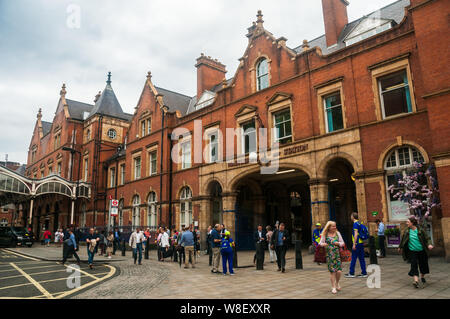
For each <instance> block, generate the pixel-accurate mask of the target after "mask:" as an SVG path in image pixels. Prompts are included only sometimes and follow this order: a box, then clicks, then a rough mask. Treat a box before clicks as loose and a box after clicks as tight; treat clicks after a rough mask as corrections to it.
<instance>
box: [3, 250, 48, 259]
mask: <svg viewBox="0 0 450 319" xmlns="http://www.w3.org/2000/svg"><path fill="white" fill-rule="evenodd" d="M7 252H9V253H11V254H14V255H16V256H19V257H22V258H26V259H31V260H34V261H40V260H39V259H36V258H33V257H28V256H25V255H22V254H19V253H16V252H13V251H11V250H7Z"/></svg>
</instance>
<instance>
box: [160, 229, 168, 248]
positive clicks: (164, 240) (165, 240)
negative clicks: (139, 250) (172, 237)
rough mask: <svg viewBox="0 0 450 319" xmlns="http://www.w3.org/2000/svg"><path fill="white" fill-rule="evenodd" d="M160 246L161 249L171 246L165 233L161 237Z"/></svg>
mask: <svg viewBox="0 0 450 319" xmlns="http://www.w3.org/2000/svg"><path fill="white" fill-rule="evenodd" d="M160 246H161V247H169V246H170V244H169V235H168V234H167V233H166V232H164V233H163V234H162V236H161V242H160Z"/></svg>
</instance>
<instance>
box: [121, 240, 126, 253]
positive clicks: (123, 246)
mask: <svg viewBox="0 0 450 319" xmlns="http://www.w3.org/2000/svg"><path fill="white" fill-rule="evenodd" d="M125 249H126V247H125V240H124V241H123V242H122V256H125Z"/></svg>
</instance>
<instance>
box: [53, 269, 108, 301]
mask: <svg viewBox="0 0 450 319" xmlns="http://www.w3.org/2000/svg"><path fill="white" fill-rule="evenodd" d="M103 266H105V267H108V268H109V269H110V271H109V273H108V274H107V275H106V276H105V277H102V278H98V279H96V280H93V281H91V282H89V283H87V284H85V285H83V286H80V287H78V288H75V289H72V290H70V291H67V292H65V293H63V294H61V295H59V296H58V297H56V298H57V299H61V298H64V297H67V296H69V295H71V294H74V293H76V292H78V291H80V290H82V289H85V288H87V287H89V286H92V285H95V284H96V283H98V282H100V281H103V280H106V279H108V278H110V277H112V276H113V275H114V274H115V273H116V269H115V268H114V267H111V266H109V265H103Z"/></svg>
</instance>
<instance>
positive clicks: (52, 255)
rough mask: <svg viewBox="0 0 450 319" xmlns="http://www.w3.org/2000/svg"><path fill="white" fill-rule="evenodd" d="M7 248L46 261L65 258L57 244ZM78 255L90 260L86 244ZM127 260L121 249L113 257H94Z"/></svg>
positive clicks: (108, 260)
mask: <svg viewBox="0 0 450 319" xmlns="http://www.w3.org/2000/svg"><path fill="white" fill-rule="evenodd" d="M4 249H5V250H8V251H12V252H17V253H20V254H22V255H25V256H28V257H33V258H38V259H42V260H46V261H61V260H62V258H63V248H62V247H56V246H50V247H46V246H44V245H34V246H33V247H31V248H28V247H16V248H4ZM127 253H128V255H129V256H131V252H130V251H127ZM77 254H78V256H79V257H80V259H81V261H86V262H87V260H88V255H87V248H86V246H80V250H79V251H77ZM72 260H73V261H75V258H70V259H68V261H69V262H70V261H72ZM124 260H126V257H123V256H122V252H121V251H116V254H115V255H112V258H111V259H109V258H107V257H105V256H99V255H98V254H97V255H95V257H94V262H108V263H109V262H117V261H124Z"/></svg>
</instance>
